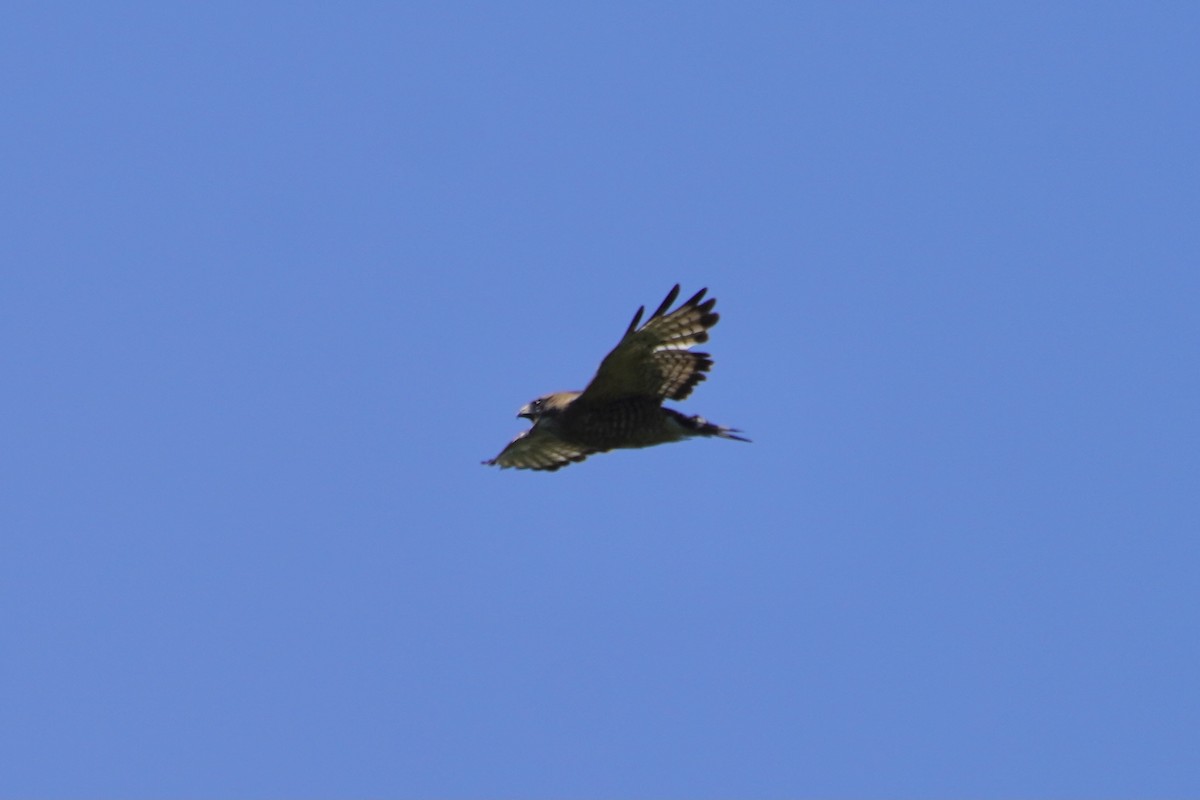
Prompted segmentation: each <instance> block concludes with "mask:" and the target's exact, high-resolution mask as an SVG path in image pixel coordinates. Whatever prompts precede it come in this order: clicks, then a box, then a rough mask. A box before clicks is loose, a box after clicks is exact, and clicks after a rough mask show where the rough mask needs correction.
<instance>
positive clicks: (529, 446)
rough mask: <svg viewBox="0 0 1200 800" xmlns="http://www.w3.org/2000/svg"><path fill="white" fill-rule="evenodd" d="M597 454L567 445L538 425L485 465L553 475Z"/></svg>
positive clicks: (576, 446) (581, 446)
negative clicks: (543, 471) (538, 471)
mask: <svg viewBox="0 0 1200 800" xmlns="http://www.w3.org/2000/svg"><path fill="white" fill-rule="evenodd" d="M595 452H597V451H596V450H592V449H589V448H587V447H584V446H583V445H578V444H572V443H571V442H564V441H563V440H562V439H560V438H558V437H557V436H555V435H554V434H553V433H547V432H546V431H544V430H542V429H541V428H540V427H538V426H537V425H535V426H533V427H532V428H530V429H529V430H527V431H522V432H521V433H518V434H517V438H515V439H513V440H512V441H511V442H509V443H508V447H505V448H504V449H503V450H501V451H500V455H498V456H496V457H495V458H493V459H491V460H490V461H485V462H483V463H484V464H487V465H488V466H495V465H499V466H500V468H501V469H504V468H507V467H516V468H517V469H544V470H547V471H550V472H553V471H554V470H556V469H559V468H560V467H565V466H567V465H568V464H570V463H572V462H574V461H583V460H584V459H585V458H587V457H588V456H590V455H591V454H592V453H595Z"/></svg>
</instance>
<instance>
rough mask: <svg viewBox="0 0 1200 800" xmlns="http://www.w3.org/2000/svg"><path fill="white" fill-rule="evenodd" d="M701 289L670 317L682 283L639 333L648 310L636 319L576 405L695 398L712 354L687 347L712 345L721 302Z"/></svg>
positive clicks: (640, 312) (638, 314) (639, 313)
mask: <svg viewBox="0 0 1200 800" xmlns="http://www.w3.org/2000/svg"><path fill="white" fill-rule="evenodd" d="M707 291H708V290H707V289H701V290H700V291H698V292H696V294H695V295H693V296H692V298H691V299H690V300H688V301H687V302H686V303H684V304H683V305H681V306H680V307H679V308H677V309H675V310H674V311H672V312H671V313H669V314H667V313H664V312H666V310H667V309H668V308H669V307H670V305H671V303H673V302H675V298H676V297H678V296H679V284H675V288H674V289H672V290H671V292H670V293H669V294H668V295H667V299H666V300H663V301H662V304H661V305H660V306H659V307H658V310H657V311H655V312H654V313H653V314H651V315H650V319H648V320H646V324H645V325H643V326H642V327H641V328H638V326H637V325H638V322H639V321H641V319H642V314H643V313H644V312H645V310H646V308H645V306H642V307H641V308H639V309H638V311H637V313H636V314H634V315H633V322H631V323H629V328H628V330H626V331H625V336H624V337H622V338H621V341H620V342H618V343H617V346H616V347H614V348H613V350H612V352H611V353H609V354H608V355H607V356H605V358H604V361H602V362H601V363H600V369H599V371H597V372H596V377H594V378H592V382H591V383H589V384H588V387H587V388H586V389H584V390H583V394H581V395H580V396H579V399H578V401H577V402H582V403H591V402H597V401H609V400H615V399H618V398H622V397H630V396H649V397H655V398H658V399H659V400H682V399H684V398H685V397H687V396H688V395H689V394H691V393H692V389H694V388H695V387H696V384H698V383H699V382H700V381H702V380H704V378H705V374H704V373H706V372H708V371H709V369H711V368H712V364H713V362H712V357H711V356H709V355H708V353H692V352H689V351H688V348H689V347H691V346H693V345H697V344H700V343H702V342H707V341H708V329H709V328H711V327H712V326H713V325H716V324H717V320H718V319H720V317H719V316H718V315H717V314H716V313H715V312H714V311H713V310H712V308H713V306H714V305H716V302H717V301H716V299H715V298H710V299H709V300H707V301H704V302H701V300H703V299H704V294H705V292H707Z"/></svg>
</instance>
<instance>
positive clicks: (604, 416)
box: [483, 284, 750, 471]
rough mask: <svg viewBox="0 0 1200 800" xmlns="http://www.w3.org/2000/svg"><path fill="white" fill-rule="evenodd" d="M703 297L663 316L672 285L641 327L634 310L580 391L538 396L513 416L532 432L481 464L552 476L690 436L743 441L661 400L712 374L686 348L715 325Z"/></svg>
mask: <svg viewBox="0 0 1200 800" xmlns="http://www.w3.org/2000/svg"><path fill="white" fill-rule="evenodd" d="M707 291H708V290H707V289H701V290H700V291H698V292H696V294H695V295H693V296H692V298H691V299H690V300H688V301H687V302H685V303H683V304H682V305H680V306H679V308H677V309H675V310H674V311H671V312H670V313H668V312H667V309H668V308H670V307H671V304H672V303H674V302H675V298H676V297H678V296H679V284H675V288H673V289H672V290H671V291H670V293H668V294H667V299H666V300H663V301H662V305H660V306H659V307H658V310H657V311H655V312H654V313H653V314H651V315H650V318H649V319H648V320H646V324H645V325H643V326H642V327H640V328H639V327H638V323H639V322H640V321H641V319H642V314H644V313H645V311H646V307H645V306H642V307H641V308H639V309H638V310H637V313H636V314H634V315H633V321H632V322H630V323H629V328H628V329H626V331H625V335H624V336H623V337H621V341H620V342H618V343H617V346H616V347H614V348H613V350H612V352H611V353H609V354H608V355H607V356H605V358H604V361H602V362H600V369H599V370H598V371H597V372H596V376H595V377H594V378H592V382H591V383H589V384H588V385H587V388H586V389H584V390H583V391H582V392H555V393H554V394H548V395H543V396H542V397H539V398H538V399H537V400H534V401H533V402H532V403H530V404H529V405H527V406H524V407H523V408H522V409H521V410H520V411H519V412H518V413H517V416H518V417H525V418H526V419H528V420H531V421H532V422H533V427H532V428H530V429H529V430H527V431H525V432H523V433H520V434H518V435H517V438H515V439H513V440H512V441H511V442H509V444H508V447H505V448H504V449H503V450H501V451H500V454H499V455H498V456H496V457H495V458H493V459H490V460H488V461H484V462H483V463H484V464H487V465H489V466H493V465H495V466H499V467H501V468H506V467H516V468H517V469H538V470H547V471H553V470H556V469H559V468H561V467H565V466H567V465H568V464H571V463H572V462H576V461H583V460H584V459H585V458H587V457H588V456H590V455H592V454H593V453H605V452H608V451H609V450H614V449H617V448H625V447H651V446H653V445H656V444H666V443H667V442H678V441H681V440H683V439H687V438H690V437H692V436H719V437H721V438H722V439H736V440H738V441H739V442H748V441H750V440H749V439H745V438H743V437H741V436H738V435H736V434H738V433H740V432H741V431H739V430H737V429H736V428H726V427H723V426H721V425H714V424H712V423H711V422H708V421H706V420H705V419H704V418H703V417H698V416H692V417H689V416H685V415H684V414H681V413H679V412H678V411H676V410H674V409H671V408H664V407H663V401H664V400H682V399H684V398H685V397H687V396H688V395H689V394H691V393H692V390H693V389H695V388H696V384H698V383H700V381H702V380H704V379H705V377H707V376H706V375H705V373H707V372H708V371H709V370H710V369H711V368H712V365H713V361H712V357H711V356H709V354H708V353H693V352H691V351H690V350H689V348H690V347H692V346H693V345H697V344H700V343H702V342H706V341H708V329H709V328H711V327H712V326H713V325H716V324H717V320H718V319H719V317H718V315H717V314H716V313H715V312H714V311H713V306H714V305H716V302H717V301H716V298H710V299H708V300H704V295H705V293H706V292H707Z"/></svg>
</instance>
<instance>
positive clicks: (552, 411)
mask: <svg viewBox="0 0 1200 800" xmlns="http://www.w3.org/2000/svg"><path fill="white" fill-rule="evenodd" d="M576 397H579V392H555V393H554V394H547V395H542V396H541V397H539V398H538V399H537V400H534V401H533V402H532V403H529V404H528V405H524V406H521V410H520V411H518V412H517V416H518V417H524V418H525V419H527V420H530V421H531V422H533V423H535V424H536V423H537V421H538V420H540V419H542V418H545V417H557V416H558V415H559V414H561V413H562V412H564V411H566V410H567V406H569V405H571V401H573V400H574V399H575V398H576Z"/></svg>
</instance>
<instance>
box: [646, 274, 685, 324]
mask: <svg viewBox="0 0 1200 800" xmlns="http://www.w3.org/2000/svg"><path fill="white" fill-rule="evenodd" d="M676 297H679V284H678V283H677V284H675V285H674V286H673V287H671V291H669V292H667V299H666V300H663V301H662V304H661V305H659V307H658V310H657V311H655V312H654V313H653V314H651V315H650V319H654V318H655V317H661V316H662V315H663V314H664V313H666V310H667V309H668V308H670V307H671V303H674V302H675V298H676Z"/></svg>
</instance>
